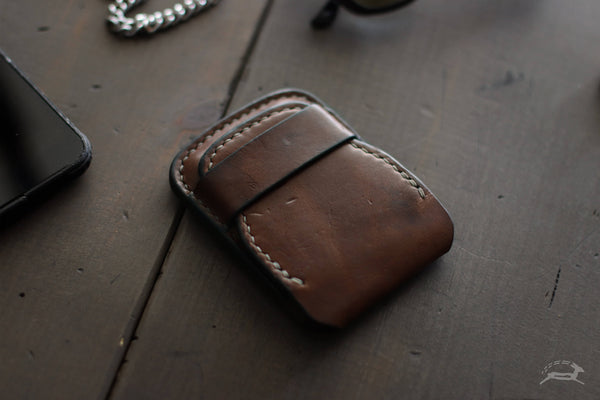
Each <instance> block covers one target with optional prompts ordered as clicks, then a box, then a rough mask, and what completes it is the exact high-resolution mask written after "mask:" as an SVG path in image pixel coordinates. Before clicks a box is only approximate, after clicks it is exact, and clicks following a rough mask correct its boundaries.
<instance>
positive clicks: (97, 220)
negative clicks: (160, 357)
mask: <svg viewBox="0 0 600 400" xmlns="http://www.w3.org/2000/svg"><path fill="white" fill-rule="evenodd" d="M163 3H164V2H163ZM107 4H108V2H103V1H100V2H86V1H66V0H65V1H59V2H52V3H46V2H2V4H1V5H0V46H1V47H2V48H3V49H4V51H6V53H7V54H8V55H9V56H10V57H12V59H13V60H14V62H15V63H16V64H17V65H18V66H20V68H21V69H22V70H23V71H24V72H25V73H26V74H27V75H29V77H30V78H31V79H32V81H33V82H35V83H36V84H37V85H38V86H39V87H40V88H41V89H42V90H43V91H44V92H45V93H46V94H47V95H48V97H49V98H50V99H51V100H52V101H54V102H55V103H56V104H57V105H58V106H59V108H61V109H62V110H63V111H64V112H65V114H66V115H67V116H68V117H69V118H70V119H71V120H72V121H73V122H74V123H75V125H77V126H78V127H79V128H80V129H81V131H83V132H84V133H85V134H86V135H87V136H88V137H89V139H90V141H91V142H92V146H93V161H92V165H91V167H90V169H89V170H88V171H87V172H86V173H85V174H84V175H83V176H82V177H81V178H79V179H78V180H77V182H74V184H73V185H70V186H69V187H67V188H65V189H64V190H63V191H62V192H61V193H57V194H56V195H55V196H53V197H52V198H51V199H49V201H47V202H45V204H43V205H42V206H41V207H39V208H38V209H37V210H35V211H34V212H33V213H31V214H30V215H27V216H26V217H25V218H22V219H20V220H19V221H18V223H16V224H14V225H12V226H9V227H3V229H2V231H1V233H0V309H1V310H2V312H1V316H0V332H1V333H0V335H1V338H2V340H1V341H0V359H1V360H2V362H1V363H0V393H2V395H1V396H0V397H3V398H14V399H17V398H23V399H24V398H45V399H51V398H57V399H69V398H73V399H83V398H104V397H105V396H106V394H107V393H108V391H109V389H110V387H111V385H112V382H113V379H114V377H115V375H116V372H117V370H118V368H119V366H120V364H121V359H122V357H123V353H124V350H125V349H126V347H127V346H128V343H129V341H130V338H131V336H132V334H133V331H134V329H135V326H136V324H137V321H138V318H139V315H140V313H141V311H142V310H143V307H144V305H145V302H146V298H147V295H148V294H149V292H150V290H151V288H152V285H153V283H154V280H155V278H156V274H157V273H158V271H159V267H160V264H161V262H162V258H163V257H164V254H165V252H166V250H167V248H168V244H169V242H170V240H171V237H170V233H171V231H172V230H173V229H174V228H175V226H176V225H173V224H174V221H175V222H177V221H178V218H177V217H176V214H177V209H178V203H177V202H176V200H175V199H174V198H173V196H172V194H171V191H170V188H169V185H168V178H167V170H168V167H169V164H170V162H171V159H172V157H173V155H174V154H175V153H176V152H177V150H178V149H179V146H182V145H183V144H184V143H185V142H187V141H188V140H189V139H188V138H189V137H191V136H195V135H197V134H198V133H199V132H200V131H201V130H202V129H203V128H204V127H205V126H206V125H207V124H209V123H210V122H212V121H213V120H214V119H216V118H218V117H219V116H220V115H221V113H222V111H223V108H224V105H225V104H226V102H227V101H228V99H229V86H230V84H231V82H232V80H233V79H234V77H235V76H236V72H237V70H238V68H239V66H240V63H241V60H242V58H243V57H244V54H245V51H246V48H247V46H248V44H249V42H250V40H251V38H252V34H253V32H254V28H255V25H256V24H257V21H258V18H259V16H260V15H261V12H262V9H263V7H264V5H265V2H264V1H253V2H246V1H236V0H228V1H227V2H224V4H223V5H222V6H219V7H217V8H215V9H212V10H210V11H209V12H207V13H205V14H203V15H201V16H198V17H195V18H194V20H192V21H189V22H188V23H186V24H184V25H181V26H180V27H177V28H176V29H173V30H171V31H169V32H168V33H165V34H164V35H162V34H161V35H157V36H155V37H153V38H141V39H139V40H125V39H120V38H118V37H116V36H114V35H112V34H111V33H109V32H108V30H107V29H106V27H105V24H104V18H105V16H106V13H107V12H106V6H107ZM161 5H162V6H167V5H171V3H168V4H167V3H164V4H161V2H152V4H150V5H149V6H148V9H150V8H151V7H159V6H161ZM217 38H218V40H216V39H217Z"/></svg>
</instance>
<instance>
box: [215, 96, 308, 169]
mask: <svg viewBox="0 0 600 400" xmlns="http://www.w3.org/2000/svg"><path fill="white" fill-rule="evenodd" d="M300 109H301V107H286V108H283V109H281V110H277V111H273V112H272V113H270V114H267V115H265V116H264V117H262V118H261V119H259V120H258V121H254V122H252V123H251V124H250V125H248V126H245V127H244V128H242V129H240V130H239V131H237V132H236V133H234V134H233V135H232V136H230V137H228V138H227V139H225V140H224V141H223V143H221V144H220V145H218V146H217V147H216V148H215V151H213V153H212V154H211V155H210V156H209V157H208V159H209V163H208V169H210V168H212V166H213V159H214V158H215V156H216V155H217V153H218V152H219V150H221V149H222V148H223V147H225V146H226V145H227V143H230V142H232V141H233V140H234V139H235V138H237V137H239V136H242V135H243V134H244V133H246V132H247V131H249V130H250V129H252V128H254V127H255V126H257V125H260V124H261V123H263V122H264V121H266V120H267V119H269V118H271V117H272V116H274V115H277V114H281V113H283V112H286V111H297V110H300Z"/></svg>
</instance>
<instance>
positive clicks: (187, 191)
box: [177, 95, 308, 226]
mask: <svg viewBox="0 0 600 400" xmlns="http://www.w3.org/2000/svg"><path fill="white" fill-rule="evenodd" d="M285 98H288V99H292V98H299V99H304V100H307V101H308V98H307V97H305V96H298V95H292V96H286V95H282V96H276V97H270V98H267V99H265V101H261V102H259V103H257V104H255V105H254V106H253V107H251V108H249V109H248V110H245V111H244V112H243V113H242V114H240V115H239V116H238V117H237V118H234V119H231V120H225V121H223V122H222V123H220V124H218V125H216V126H215V127H213V128H212V129H211V130H209V131H208V132H207V133H206V134H205V135H204V136H203V137H202V138H201V139H200V140H198V142H197V143H196V145H195V146H194V147H191V148H190V149H188V150H187V151H186V152H184V153H183V154H182V156H181V157H180V158H179V160H180V161H181V165H180V166H179V168H178V169H177V174H178V176H177V180H178V181H179V182H181V185H182V186H183V191H184V193H185V194H186V195H187V196H189V197H192V198H193V199H194V200H195V201H196V202H197V203H198V204H199V205H200V207H202V208H203V209H204V210H205V211H207V212H208V214H210V215H211V216H212V217H213V218H214V219H215V220H216V221H217V222H218V223H219V224H221V225H223V226H224V225H225V224H224V223H223V222H222V221H221V220H220V219H219V217H218V216H217V215H216V214H215V213H214V212H213V210H212V209H210V208H209V207H208V206H206V205H205V204H204V203H203V202H202V200H200V199H199V198H198V197H196V194H195V193H194V191H193V190H192V188H191V187H190V186H189V185H188V184H187V183H186V182H185V178H184V175H183V169H184V167H183V165H184V163H185V161H186V160H187V159H188V158H190V156H191V155H192V154H193V153H194V152H196V151H197V150H198V147H200V146H201V145H202V144H203V143H204V142H206V141H207V140H208V139H210V138H211V137H213V136H214V135H215V134H216V133H218V132H219V131H221V130H222V129H223V128H225V127H226V126H227V125H233V124H235V123H239V122H240V121H242V120H243V119H244V118H245V117H246V116H247V115H248V114H250V113H251V112H253V111H256V110H257V109H259V108H260V107H262V106H263V105H265V104H268V103H270V102H272V101H277V100H281V99H285Z"/></svg>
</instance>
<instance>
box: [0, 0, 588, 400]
mask: <svg viewBox="0 0 600 400" xmlns="http://www.w3.org/2000/svg"><path fill="white" fill-rule="evenodd" d="M322 2H323V0H303V1H294V0H277V1H269V0H223V1H222V3H221V4H220V5H219V6H218V7H216V8H214V9H212V10H210V11H209V12H207V13H205V14H203V15H201V16H198V17H196V18H194V19H193V20H190V21H189V22H188V23H186V24H184V25H181V26H180V27H177V28H175V29H173V30H170V31H168V32H165V33H163V34H159V35H156V36H155V37H152V38H141V39H134V40H130V39H120V38H118V37H116V36H114V35H112V34H111V33H109V32H108V30H107V28H106V26H105V24H104V18H105V16H106V6H107V2H106V1H84V0H77V1H72V0H69V1H67V0H58V1H52V2H49V1H3V2H2V3H0V47H1V48H3V49H4V50H5V51H6V52H7V53H8V54H9V55H10V56H11V57H12V58H13V60H14V61H15V63H16V64H17V65H19V66H20V67H21V69H22V70H23V71H25V73H26V74H27V75H28V76H29V77H30V78H31V79H32V80H33V81H34V82H35V83H36V84H37V85H38V86H39V87H40V88H41V89H42V90H43V91H44V92H45V93H46V94H47V95H48V96H49V97H50V99H52V100H53V101H54V102H55V103H56V104H57V105H58V106H59V107H60V108H61V109H62V110H63V111H64V112H65V113H66V115H67V116H68V117H69V118H70V119H71V120H72V121H73V122H74V123H75V124H76V125H77V126H78V127H79V128H80V129H81V130H82V131H83V132H84V133H86V134H87V135H88V137H89V138H90V140H91V142H92V145H93V152H94V158H93V161H92V165H91V167H90V169H89V170H88V171H87V172H86V173H85V174H84V175H83V176H82V177H81V178H79V179H78V180H77V181H76V182H74V183H73V184H72V185H69V187H68V188H66V189H65V190H64V191H62V192H61V193H58V194H56V195H55V196H53V197H52V198H51V199H49V200H48V201H47V202H45V203H44V204H43V206H42V207H39V208H38V209H36V210H35V211H34V212H32V213H31V214H29V215H27V216H25V217H24V218H22V219H21V220H19V221H18V223H17V224H14V225H12V226H8V227H3V228H2V230H1V231H0V310H1V311H0V312H1V314H0V335H1V336H0V338H1V340H0V393H1V394H0V397H2V398H6V399H94V398H101V399H104V398H111V399H138V398H139V399H151V398H155V399H176V398H183V399H189V398H206V399H238V398H239V399H282V398H285V399H334V398H335V399H525V398H526V399H598V398H600V364H599V360H600V332H599V329H598V328H599V320H600V301H599V300H598V298H599V294H600V289H599V287H600V256H599V253H600V184H599V182H600V88H599V85H600V52H599V51H598V44H599V43H600V23H599V17H600V2H598V1H597V0H574V1H571V2H565V1H563V0H544V1H542V0H529V1H523V0H503V1H483V0H479V1H477V0H456V1H447V0H420V1H418V2H416V3H415V4H414V5H412V6H411V7H409V8H407V9H405V10H402V11H398V12H395V13H391V14H387V15H385V16H379V17H372V18H365V17H357V16H354V15H351V14H349V13H347V12H342V13H341V14H340V16H339V20H338V21H337V22H336V24H335V26H334V27H333V28H332V29H331V30H328V31H313V30H311V29H310V28H309V20H310V18H311V17H312V16H313V14H314V13H316V11H317V10H318V9H319V8H320V6H321V5H322ZM170 3H171V2H170V1H163V0H160V1H159V0H153V1H150V2H149V4H148V5H146V6H144V7H143V10H146V11H150V10H151V9H155V8H160V7H166V6H169V5H171V4H170ZM286 86H293V87H299V88H302V89H306V90H309V91H312V92H314V93H315V94H316V95H317V96H319V97H321V98H322V99H323V100H325V101H326V102H327V103H328V104H330V105H331V106H332V107H333V108H334V109H336V110H337V111H338V112H339V113H340V114H341V115H342V116H343V117H345V119H346V120H347V121H348V122H349V123H350V124H351V125H353V126H354V127H355V128H356V130H357V131H358V132H360V133H361V135H362V136H363V137H364V138H365V139H366V140H368V141H369V142H371V143H373V144H375V145H377V146H379V147H382V148H383V149H385V150H386V151H387V152H389V153H391V154H392V155H393V156H395V157H396V158H398V159H399V160H400V161H401V162H402V163H403V164H404V165H405V166H406V167H408V168H409V169H411V170H412V171H414V172H415V173H416V174H417V175H418V176H419V177H420V178H421V179H422V180H423V181H424V182H425V183H426V184H427V185H428V186H429V187H430V188H431V189H432V191H433V192H434V193H436V195H437V196H438V197H439V199H440V200H441V202H442V203H443V204H444V205H445V206H446V207H447V209H448V210H449V212H450V214H451V216H452V218H453V220H454V223H455V229H456V236H455V241H454V245H453V248H452V250H451V251H450V252H449V253H448V254H447V255H445V256H444V257H443V258H442V259H440V260H439V261H438V262H436V263H434V264H433V265H432V266H431V267H430V268H428V270H427V271H426V272H424V273H423V274H420V275H419V276H418V277H417V278H416V279H414V280H412V281H410V282H409V283H408V284H406V285H405V286H404V287H402V288H400V289H399V290H398V291H397V292H395V293H394V294H393V295H392V296H390V297H389V298H388V299H386V301H384V302H383V303H382V304H379V305H378V306H377V307H375V308H374V309H373V310H372V311H371V312H369V313H367V314H366V315H365V316H364V317H363V318H361V319H360V320H359V321H357V322H356V323H355V324H353V325H352V326H350V327H349V328H347V329H344V330H342V331H324V332H323V331H314V330H310V329H307V328H305V327H302V326H301V325H299V324H298V323H297V322H296V321H295V320H293V319H291V318H289V317H288V316H287V314H285V312H284V310H283V309H282V308H281V307H279V306H278V305H277V304H275V302H274V301H273V298H272V296H271V295H270V294H269V293H268V292H266V291H265V290H264V288H263V287H261V286H260V285H259V284H257V282H256V281H255V279H253V278H252V276H251V275H250V274H248V273H247V271H246V270H245V269H244V266H243V265H240V263H239V260H238V259H237V258H235V257H232V255H231V254H230V251H229V249H228V247H226V246H225V245H223V244H222V243H221V242H220V241H219V240H217V239H216V238H213V237H212V236H211V234H210V231H209V230H207V229H205V227H204V226H203V225H202V224H200V223H199V221H198V220H197V219H196V218H194V217H193V215H190V213H188V212H187V211H184V209H183V208H182V207H181V206H180V204H179V202H178V201H177V199H176V198H175V196H174V195H173V194H172V193H171V190H170V188H169V184H168V179H167V175H168V167H169V164H170V161H171V159H172V158H173V156H174V155H175V154H176V153H177V151H178V150H179V149H180V148H182V147H183V146H184V145H185V144H186V143H188V142H189V140H190V138H192V137H194V136H196V135H198V134H199V133H200V132H201V131H202V130H203V129H204V128H206V127H207V126H208V125H209V124H211V123H212V122H214V121H215V120H216V119H218V118H219V117H220V116H221V115H223V114H224V113H226V112H227V111H231V110H233V109H235V108H238V107H239V106H241V105H243V104H244V103H246V102H248V101H250V100H252V99H253V98H255V97H257V96H259V95H262V94H265V93H267V92H268V91H271V90H274V89H278V88H281V87H286ZM561 360H562V361H565V362H566V363H565V365H559V366H552V365H551V366H550V367H549V368H548V369H547V370H546V371H544V368H545V367H546V366H547V365H548V364H549V363H551V362H553V361H561ZM569 362H574V363H576V364H577V365H579V366H581V367H582V368H583V369H584V370H585V372H582V373H579V374H578V375H577V378H578V379H579V380H580V381H581V382H583V383H585V385H582V384H580V383H577V382H574V381H564V380H563V381H559V380H555V379H554V380H550V381H547V382H545V383H544V384H542V385H540V382H541V381H542V379H543V378H544V377H546V376H547V372H551V371H557V370H559V369H560V368H566V369H563V372H564V371H572V364H568V363H569ZM572 376H573V375H572Z"/></svg>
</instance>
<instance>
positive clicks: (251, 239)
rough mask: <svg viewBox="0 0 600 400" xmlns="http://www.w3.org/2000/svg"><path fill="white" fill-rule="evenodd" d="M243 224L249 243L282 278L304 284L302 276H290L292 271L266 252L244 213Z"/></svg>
mask: <svg viewBox="0 0 600 400" xmlns="http://www.w3.org/2000/svg"><path fill="white" fill-rule="evenodd" d="M242 224H243V226H244V227H245V229H244V235H246V236H247V237H248V238H249V244H250V246H251V247H252V248H253V249H254V250H255V251H256V252H258V254H260V255H261V256H262V258H263V259H264V260H265V262H266V263H267V264H269V265H270V266H271V267H273V269H274V271H276V272H278V273H279V275H280V276H281V278H282V279H286V280H288V281H290V282H294V283H296V284H298V285H301V286H302V285H304V281H303V280H302V279H300V278H296V277H292V276H290V273H289V272H287V271H286V270H285V269H283V268H282V267H281V264H279V263H278V262H277V261H274V260H273V259H272V258H271V256H270V255H269V253H267V252H265V251H264V250H263V249H262V248H261V247H260V246H259V245H258V244H257V243H256V238H255V237H254V235H253V234H252V229H251V228H250V224H249V223H248V219H247V218H246V216H245V215H244V214H242Z"/></svg>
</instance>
